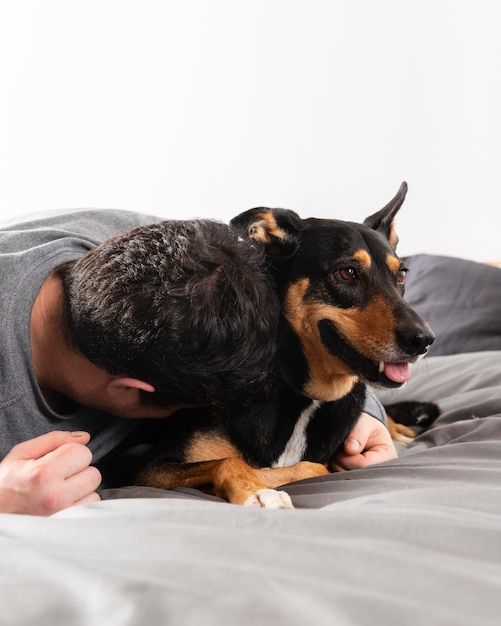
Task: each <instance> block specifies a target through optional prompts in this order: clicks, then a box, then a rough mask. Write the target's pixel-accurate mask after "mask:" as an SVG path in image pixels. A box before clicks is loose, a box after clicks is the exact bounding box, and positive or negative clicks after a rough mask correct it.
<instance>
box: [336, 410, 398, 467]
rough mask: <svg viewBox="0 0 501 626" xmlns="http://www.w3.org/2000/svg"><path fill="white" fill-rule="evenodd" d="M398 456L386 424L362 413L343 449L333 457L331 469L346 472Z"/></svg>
mask: <svg viewBox="0 0 501 626" xmlns="http://www.w3.org/2000/svg"><path fill="white" fill-rule="evenodd" d="M397 456H398V455H397V451H396V449H395V446H394V444H393V441H392V438H391V435H390V433H389V432H388V429H387V428H386V426H385V425H384V424H383V423H382V422H380V421H379V420H378V419H376V418H375V417H372V415H369V414H368V413H362V414H361V415H360V417H359V419H358V422H357V423H356V424H355V426H354V427H353V429H352V431H351V432H350V434H349V435H348V437H347V438H346V440H345V442H344V446H343V451H342V452H340V453H339V454H337V455H336V456H335V457H333V458H332V460H331V463H330V467H329V469H330V470H331V471H333V472H344V471H345V470H351V469H357V468H360V467H367V465H374V464H375V463H383V462H384V461H390V460H391V459H396V458H397Z"/></svg>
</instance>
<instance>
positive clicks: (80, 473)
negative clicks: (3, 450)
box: [0, 431, 101, 515]
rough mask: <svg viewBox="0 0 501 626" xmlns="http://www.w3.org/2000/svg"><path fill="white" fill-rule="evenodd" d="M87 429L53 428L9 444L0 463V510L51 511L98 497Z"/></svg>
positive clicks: (22, 511) (34, 513)
mask: <svg viewBox="0 0 501 626" xmlns="http://www.w3.org/2000/svg"><path fill="white" fill-rule="evenodd" d="M89 440H90V435H89V433H86V432H74V433H70V432H65V431H53V432H50V433H47V434H45V435H41V436H40V437H36V438H35V439H30V440H29V441H24V442H23V443H20V444H18V445H16V446H14V447H13V448H12V450H11V451H10V452H9V453H8V454H7V455H6V457H5V458H4V460H3V461H2V462H1V463H0V512H1V513H25V514H30V515H52V514H53V513H56V512H57V511H61V510H62V509H65V508H67V507H69V506H73V505H75V504H84V503H86V502H95V501H97V500H99V499H100V497H99V495H98V494H97V493H96V489H97V488H98V487H99V484H100V482H101V474H100V472H99V470H97V469H96V468H95V467H92V466H90V463H91V462H92V453H91V451H90V450H89V448H88V447H87V444H88V443H89Z"/></svg>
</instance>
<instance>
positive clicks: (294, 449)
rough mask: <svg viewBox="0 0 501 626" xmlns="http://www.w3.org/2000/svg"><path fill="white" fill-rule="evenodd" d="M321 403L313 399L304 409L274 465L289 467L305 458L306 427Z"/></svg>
mask: <svg viewBox="0 0 501 626" xmlns="http://www.w3.org/2000/svg"><path fill="white" fill-rule="evenodd" d="M321 404H322V403H321V402H320V400H312V402H311V404H310V405H309V406H307V407H306V408H305V409H304V410H303V412H302V413H301V415H300V416H299V419H298V421H297V422H296V425H295V426H294V430H293V431H292V435H291V437H290V439H289V441H288V442H287V445H286V446H285V448H284V451H283V452H282V454H281V455H280V456H279V457H278V459H277V460H276V461H275V462H274V463H273V464H272V467H288V466H289V465H294V463H298V462H299V461H300V460H301V459H302V458H303V454H304V451H305V450H306V444H307V441H306V429H307V428H308V424H309V423H310V419H311V417H312V415H313V414H314V413H315V411H316V410H317V409H318V407H319V406H320V405H321Z"/></svg>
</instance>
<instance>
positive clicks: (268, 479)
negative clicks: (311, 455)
mask: <svg viewBox="0 0 501 626" xmlns="http://www.w3.org/2000/svg"><path fill="white" fill-rule="evenodd" d="M256 474H257V475H258V476H259V478H260V479H261V480H262V481H263V483H264V484H265V485H266V486H267V487H270V488H275V487H280V486H281V485H286V484H287V483H293V482H295V481H297V480H304V479H306V478H314V477H315V476H325V474H330V472H329V470H328V469H327V467H326V466H325V465H323V464H322V463H313V462H311V461H299V463H295V464H294V465H289V466H286V467H266V468H263V469H258V470H256Z"/></svg>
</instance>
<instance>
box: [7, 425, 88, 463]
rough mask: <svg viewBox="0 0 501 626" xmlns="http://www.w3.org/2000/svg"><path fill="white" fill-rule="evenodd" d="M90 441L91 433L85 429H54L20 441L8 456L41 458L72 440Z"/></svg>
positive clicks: (78, 441)
mask: <svg viewBox="0 0 501 626" xmlns="http://www.w3.org/2000/svg"><path fill="white" fill-rule="evenodd" d="M89 441H90V435H89V433H86V432H83V431H76V432H73V433H72V432H67V431H63V430H54V431H52V432H50V433H46V434H45V435H40V437H35V438H34V439H30V440H28V441H23V442H22V443H18V444H17V445H15V446H14V447H13V448H12V450H11V451H10V452H9V453H8V455H7V456H8V457H9V458H12V459H18V460H20V461H28V460H30V459H40V458H42V457H44V456H45V455H46V454H49V453H50V452H52V451H54V450H56V449H57V448H59V447H61V446H62V445H64V444H66V443H70V442H71V443H79V444H82V445H86V444H87V443H89Z"/></svg>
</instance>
